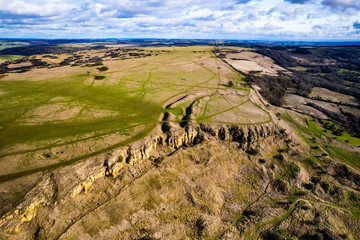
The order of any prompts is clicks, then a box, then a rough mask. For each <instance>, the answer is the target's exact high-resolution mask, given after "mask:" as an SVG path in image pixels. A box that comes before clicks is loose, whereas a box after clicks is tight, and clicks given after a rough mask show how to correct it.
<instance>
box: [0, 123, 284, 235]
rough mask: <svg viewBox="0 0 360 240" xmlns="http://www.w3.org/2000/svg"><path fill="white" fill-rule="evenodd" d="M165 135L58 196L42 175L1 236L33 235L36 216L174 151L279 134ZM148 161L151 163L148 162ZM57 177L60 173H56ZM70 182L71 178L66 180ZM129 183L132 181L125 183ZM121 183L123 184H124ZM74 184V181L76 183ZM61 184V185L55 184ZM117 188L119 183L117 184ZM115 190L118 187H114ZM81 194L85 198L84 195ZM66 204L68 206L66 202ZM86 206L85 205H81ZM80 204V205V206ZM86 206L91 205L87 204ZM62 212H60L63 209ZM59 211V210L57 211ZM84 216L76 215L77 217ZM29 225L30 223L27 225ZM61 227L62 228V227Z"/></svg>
mask: <svg viewBox="0 0 360 240" xmlns="http://www.w3.org/2000/svg"><path fill="white" fill-rule="evenodd" d="M179 132H180V131H177V132H176V133H173V134H172V133H170V132H167V133H165V134H161V135H157V136H149V137H146V138H145V139H143V140H141V141H139V142H135V143H133V144H131V145H130V146H126V147H122V148H119V149H117V150H115V151H113V152H112V153H109V154H108V155H106V156H105V159H104V160H103V166H97V167H94V166H93V164H90V166H92V170H91V171H89V172H86V174H87V176H83V177H77V178H78V179H77V180H76V179H72V180H71V183H70V180H68V181H69V186H72V187H70V188H69V187H68V189H67V190H66V191H62V193H61V194H60V195H61V196H59V194H58V192H57V191H58V190H57V186H56V185H57V183H56V181H55V180H54V176H53V174H54V173H51V175H46V176H45V177H44V178H43V180H42V181H41V182H40V183H39V184H38V185H37V186H36V187H35V188H34V189H33V190H32V191H31V192H30V193H29V194H27V195H26V196H25V200H24V201H23V202H22V203H21V204H19V205H18V206H17V209H16V210H15V211H14V212H12V213H8V214H7V215H5V216H3V218H2V219H1V221H0V228H1V230H2V232H3V233H7V234H10V235H9V236H12V235H11V234H16V235H17V236H20V235H19V234H24V236H27V234H34V226H36V225H38V224H41V219H43V216H39V213H40V214H41V213H43V212H44V211H45V209H47V210H46V211H45V212H47V211H49V208H51V207H53V206H58V208H61V209H62V208H66V207H67V205H68V204H70V202H72V201H78V198H80V199H81V198H83V197H84V196H86V194H88V191H89V190H90V189H91V188H93V184H94V183H95V182H97V181H103V180H101V179H107V178H109V177H111V178H114V179H116V178H118V177H119V176H121V175H124V172H126V171H127V172H130V174H131V178H133V179H134V178H135V179H136V178H138V177H140V176H141V173H142V172H144V171H147V169H148V168H149V165H148V162H156V161H157V160H158V159H162V158H164V157H166V156H168V155H171V154H172V153H173V152H174V151H177V150H178V149H181V148H183V147H191V146H194V145H196V144H199V143H201V142H203V141H217V140H224V141H230V142H234V143H236V144H238V148H239V149H243V150H246V149H248V148H250V147H251V145H252V143H253V142H255V141H258V140H259V139H261V138H266V137H268V136H271V135H276V134H279V133H280V131H279V130H278V128H277V127H276V126H275V125H273V124H267V125H259V126H229V125H221V126H219V125H211V124H200V125H199V126H198V127H196V128H193V127H187V128H186V130H183V131H182V132H181V133H179ZM149 160H151V161H149ZM55 174H56V173H55ZM59 174H60V173H59ZM71 174H72V172H67V173H66V174H64V172H62V173H61V176H57V177H56V179H57V181H60V182H61V181H64V182H66V179H68V178H69V176H67V175H71ZM79 178H80V179H79ZM70 179H71V178H70ZM126 181H132V180H126ZM126 181H124V185H126ZM76 182H78V183H77V184H76ZM59 184H60V185H61V183H59ZM120 185H121V184H120ZM114 187H115V188H116V187H118V186H114ZM84 194H85V195H84ZM67 202H68V203H67ZM84 204H86V203H84ZM80 205H81V204H80ZM89 205H91V204H90V203H89ZM63 210H64V209H63ZM57 211H59V209H57ZM82 214H84V213H81V212H80V213H79V215H78V216H81V215H82ZM29 223H30V224H29ZM65 225H66V224H65ZM63 227H64V226H63Z"/></svg>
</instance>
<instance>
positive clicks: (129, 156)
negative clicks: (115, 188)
mask: <svg viewBox="0 0 360 240" xmlns="http://www.w3.org/2000/svg"><path fill="white" fill-rule="evenodd" d="M281 132H282V133H283V130H279V128H278V127H277V126H276V125H274V124H272V123H270V124H264V125H258V126H256V125H253V126H231V125H215V124H200V125H199V126H198V127H195V128H194V127H188V128H187V129H186V131H185V130H184V131H182V132H181V133H179V132H176V134H174V133H173V134H172V133H171V132H170V131H169V132H167V134H163V135H161V136H153V137H148V138H146V139H145V140H143V141H142V142H140V143H134V144H132V145H131V146H129V147H127V148H126V149H123V150H119V151H118V152H117V154H116V155H115V156H113V157H112V158H111V159H110V160H108V161H106V162H105V165H106V166H107V170H106V175H108V176H109V175H111V176H113V177H116V176H118V174H119V172H120V170H121V168H123V167H124V165H125V164H130V165H134V164H136V163H138V162H141V161H144V160H148V159H150V158H156V156H155V155H159V156H160V157H162V156H164V155H166V154H167V153H168V151H170V152H171V151H173V150H176V149H179V148H181V147H187V146H192V145H195V144H198V143H200V142H202V141H203V140H205V139H207V140H230V141H233V142H236V143H238V144H239V148H240V149H243V150H247V149H248V148H251V146H252V144H253V142H255V141H257V140H259V139H260V138H266V137H268V136H271V135H274V134H275V135H277V134H280V133H281ZM159 146H160V147H162V148H169V149H170V150H168V151H165V152H163V153H161V151H158V152H156V150H157V148H159ZM154 151H155V152H156V154H155V155H154ZM119 152H120V153H119ZM159 156H157V157H159ZM119 159H122V161H121V162H119V161H118V160H119Z"/></svg>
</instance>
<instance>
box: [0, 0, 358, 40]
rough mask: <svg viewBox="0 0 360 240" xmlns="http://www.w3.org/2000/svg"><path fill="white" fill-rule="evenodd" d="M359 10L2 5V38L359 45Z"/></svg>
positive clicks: (193, 4) (254, 2)
mask: <svg viewBox="0 0 360 240" xmlns="http://www.w3.org/2000/svg"><path fill="white" fill-rule="evenodd" d="M359 4H360V3H359V2H358V1H357V0H309V1H306V0H273V1H268V0H251V1H249V0H216V1H208V0H182V1H178V0H78V1H72V0H47V1H45V0H27V1H24V0H13V1H8V0H6V1H5V0H0V20H1V25H2V28H0V37H44V38H45V37H69V38H71V37H83V38H84V37H96V38H101V37H104V38H109V37H125V38H126V37H170V38H171V37H182V38H232V39H237V38H238V39H244V38H249V39H250V38H251V39H256V38H262V39H264V38H274V37H275V38H276V37H278V38H283V37H284V38H293V39H299V38H311V39H314V38H338V39H341V38H346V39H355V38H359V31H358V29H356V31H355V27H354V26H358V25H356V24H355V25H354V22H357V21H358V19H360V5H359ZM324 6H326V7H324ZM327 25H328V26H327ZM315 26H316V27H315ZM20 30H21V31H20Z"/></svg>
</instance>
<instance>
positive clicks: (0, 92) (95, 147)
mask: <svg viewBox="0 0 360 240" xmlns="http://www.w3.org/2000/svg"><path fill="white" fill-rule="evenodd" d="M211 50H212V48H210V47H176V48H175V47H174V48H173V47H163V48H155V47H152V48H146V51H148V52H151V53H157V54H152V56H149V57H145V58H132V59H126V60H120V59H115V60H114V59H111V60H104V66H106V67H108V68H109V70H108V71H105V72H99V70H97V68H96V67H69V66H65V67H60V68H55V69H52V70H46V69H42V70H32V71H30V72H26V73H21V74H14V75H9V76H7V77H5V78H4V79H2V80H0V164H1V166H2V168H1V170H0V175H1V177H0V180H1V181H6V180H8V179H12V178H16V177H19V176H22V175H26V174H30V173H34V172H37V171H43V170H46V169H51V168H55V167H59V166H63V165H67V164H71V163H74V162H77V161H81V160H83V159H86V158H88V157H91V156H94V155H96V154H99V153H102V152H107V151H110V150H111V149H114V148H117V147H119V146H122V145H126V144H128V143H130V142H132V141H135V140H138V139H140V138H143V137H144V136H146V135H147V134H149V132H151V131H153V129H154V128H155V127H156V126H159V125H160V124H161V119H162V115H163V113H164V112H166V111H170V112H173V113H174V114H175V115H177V116H179V119H178V120H180V119H181V117H183V115H184V114H185V111H186V108H187V107H188V106H189V104H190V102H188V103H184V104H182V105H181V106H177V107H176V108H174V109H165V106H166V105H167V104H169V103H171V101H173V100H174V99H176V98H179V97H181V96H185V95H187V94H191V93H202V92H206V93H208V94H210V97H209V98H207V100H206V101H205V102H202V103H201V104H200V105H201V107H200V108H199V109H200V110H201V112H202V113H201V115H199V116H198V118H199V119H198V120H199V121H200V120H202V121H205V122H210V123H222V122H224V121H223V118H226V119H227V121H225V122H227V123H233V124H237V123H238V124H254V123H263V122H269V121H271V118H270V116H269V115H268V114H267V113H266V112H264V111H263V110H262V109H261V108H260V107H258V106H257V105H255V104H254V103H252V102H251V101H250V100H249V99H248V94H249V88H248V87H246V86H247V85H246V82H244V81H243V76H242V75H241V74H239V73H237V72H235V71H234V70H233V69H231V68H230V67H229V66H228V65H226V64H225V63H224V62H222V61H221V60H220V59H218V58H216V57H215V56H214V55H213V53H212V52H211ZM99 54H101V53H99ZM100 75H101V76H104V78H103V79H101V80H96V79H95V76H100ZM229 81H232V82H234V83H236V84H240V85H241V86H242V87H236V88H229V87H228V85H227V83H228V82H229ZM244 86H245V88H244ZM225 89H227V90H226V91H240V92H242V93H241V96H240V95H239V97H236V96H237V95H234V96H235V97H233V96H232V95H231V96H230V95H229V96H226V94H225V95H224V93H221V96H220V95H219V91H220V90H225ZM216 96H217V97H216ZM243 104H244V106H243ZM245 105H246V106H245ZM247 109H250V111H249V113H248V116H247V117H246V114H242V113H244V112H243V111H248V110H247ZM231 112H233V113H234V114H233V115H231V114H230V115H229V113H231ZM241 114H242V115H244V116H245V117H243V118H241V119H239V118H236V117H234V116H235V115H239V116H241ZM249 114H250V115H249ZM257 114H258V115H259V116H260V117H259V118H258V120H257V121H258V122H254V121H253V119H257V118H254V115H257ZM219 116H220V117H219ZM229 116H230V117H229ZM255 117H256V116H255ZM9 161H11V162H12V164H7V163H8V162H9Z"/></svg>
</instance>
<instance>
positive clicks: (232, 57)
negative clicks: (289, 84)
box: [225, 51, 287, 76]
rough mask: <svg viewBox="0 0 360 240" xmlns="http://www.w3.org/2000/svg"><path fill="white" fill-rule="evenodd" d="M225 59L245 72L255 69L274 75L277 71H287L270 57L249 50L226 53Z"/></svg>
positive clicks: (261, 72)
mask: <svg viewBox="0 0 360 240" xmlns="http://www.w3.org/2000/svg"><path fill="white" fill-rule="evenodd" d="M225 60H226V61H227V62H228V63H229V64H230V65H232V66H233V67H234V68H235V69H237V70H239V71H240V72H243V73H245V74H249V73H250V72H252V71H255V72H259V73H260V74H267V75H273V76H276V75H277V74H278V71H284V72H287V70H286V69H285V68H282V67H280V66H279V65H277V64H275V63H274V61H273V60H272V59H271V58H269V57H266V56H263V55H261V54H258V53H255V52H251V51H241V52H240V53H229V54H226V58H225Z"/></svg>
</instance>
